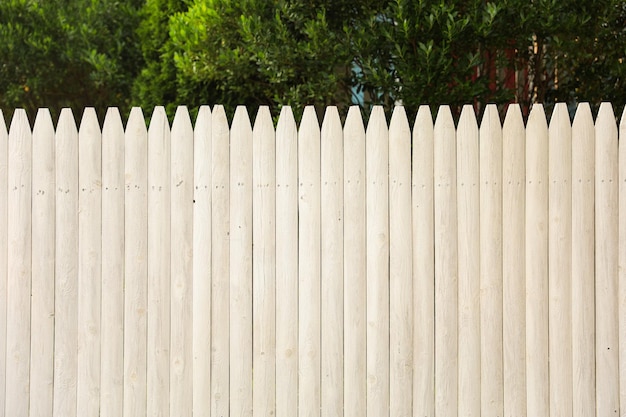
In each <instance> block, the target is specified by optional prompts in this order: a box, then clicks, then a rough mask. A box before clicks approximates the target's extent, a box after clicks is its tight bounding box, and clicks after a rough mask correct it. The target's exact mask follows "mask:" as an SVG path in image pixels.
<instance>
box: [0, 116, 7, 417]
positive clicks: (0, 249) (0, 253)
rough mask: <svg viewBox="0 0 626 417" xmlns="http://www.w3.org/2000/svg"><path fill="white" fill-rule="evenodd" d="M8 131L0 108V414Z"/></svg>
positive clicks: (0, 405) (0, 408) (0, 409)
mask: <svg viewBox="0 0 626 417" xmlns="http://www.w3.org/2000/svg"><path fill="white" fill-rule="evenodd" d="M8 151H9V133H8V132H7V126H6V123H5V121H4V114H3V113H2V110H0V195H1V196H3V197H4V198H0V416H3V417H4V415H5V414H4V412H5V400H6V346H7V344H6V336H7V262H8V259H7V258H8V252H9V251H8V242H7V238H8V235H7V227H8V217H7V216H8V214H7V209H8V201H7V198H8V194H7V191H8V190H7V185H8V178H7V174H8V173H7V169H8Z"/></svg>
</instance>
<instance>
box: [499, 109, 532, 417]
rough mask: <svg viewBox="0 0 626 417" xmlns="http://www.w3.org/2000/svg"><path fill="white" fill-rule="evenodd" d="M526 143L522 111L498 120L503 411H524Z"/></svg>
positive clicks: (512, 111) (507, 413)
mask: <svg viewBox="0 0 626 417" xmlns="http://www.w3.org/2000/svg"><path fill="white" fill-rule="evenodd" d="M525 156H526V143H525V131H524V122H523V120H522V112H521V110H520V107H519V106H517V105H512V106H509V109H508V112H507V114H506V118H505V119H504V123H503V125H502V284H501V285H502V355H503V356H502V357H503V363H502V368H503V371H502V372H503V399H502V400H503V403H504V412H503V415H505V416H524V415H526V399H527V397H526V357H525V355H526V307H525V306H526V297H525V296H524V295H522V294H525V293H526V270H525V264H526V257H525V253H526V249H525V243H526V239H525V225H526V221H525V216H526V193H525V189H526V187H525V185H526V157H525Z"/></svg>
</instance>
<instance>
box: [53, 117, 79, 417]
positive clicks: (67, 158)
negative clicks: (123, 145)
mask: <svg viewBox="0 0 626 417" xmlns="http://www.w3.org/2000/svg"><path fill="white" fill-rule="evenodd" d="M55 145H56V147H55V152H54V155H55V167H56V213H55V217H56V231H55V251H56V256H55V264H54V265H55V272H54V277H55V278H54V279H55V288H54V388H53V391H54V393H53V395H54V403H53V415H54V416H55V417H75V416H76V377H77V362H76V357H77V346H78V309H77V305H78V292H77V291H78V129H77V128H76V123H75V122H74V117H73V115H72V111H71V110H70V109H63V110H61V115H60V116H59V123H58V124H57V130H56V136H55Z"/></svg>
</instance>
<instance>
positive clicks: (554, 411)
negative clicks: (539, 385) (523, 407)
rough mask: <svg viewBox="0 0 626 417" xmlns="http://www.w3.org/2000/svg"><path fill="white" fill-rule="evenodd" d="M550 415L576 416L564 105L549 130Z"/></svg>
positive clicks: (568, 156) (568, 167) (569, 176)
mask: <svg viewBox="0 0 626 417" xmlns="http://www.w3.org/2000/svg"><path fill="white" fill-rule="evenodd" d="M548 136H549V139H548V142H549V145H548V148H549V149H548V155H549V157H548V172H549V174H548V179H549V182H550V185H549V197H548V207H549V213H548V216H549V226H548V229H549V230H548V235H549V236H548V242H549V248H548V253H549V258H548V259H549V264H548V274H549V277H550V278H549V285H548V286H549V288H548V292H549V302H548V305H549V307H548V308H549V315H550V317H549V323H550V324H549V332H550V352H549V357H550V415H554V416H570V415H572V343H571V340H572V321H571V315H572V295H571V293H572V286H571V274H572V263H571V262H572V261H571V256H572V255H571V254H572V181H571V179H572V145H571V142H572V139H571V138H572V130H571V125H570V121H569V115H568V112H567V106H566V105H565V103H558V104H557V105H556V106H555V108H554V111H553V113H552V119H551V120H550V127H549V133H548Z"/></svg>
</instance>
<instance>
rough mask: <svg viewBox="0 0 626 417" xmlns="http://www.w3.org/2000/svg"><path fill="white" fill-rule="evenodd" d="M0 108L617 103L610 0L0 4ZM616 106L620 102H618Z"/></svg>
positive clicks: (625, 93) (622, 96) (619, 9)
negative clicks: (0, 61)
mask: <svg viewBox="0 0 626 417" xmlns="http://www.w3.org/2000/svg"><path fill="white" fill-rule="evenodd" d="M0 56H2V57H3V60H2V63H0V108H2V109H3V110H4V111H5V114H8V115H9V116H10V114H9V113H10V111H11V109H12V108H14V107H25V108H26V109H27V110H28V112H29V113H30V114H31V115H33V114H34V112H35V110H36V108H37V107H50V108H51V109H52V111H53V113H54V114H56V113H58V111H59V109H60V108H61V107H72V108H73V109H74V111H75V113H77V114H79V113H80V112H82V109H83V107H85V106H96V107H97V108H98V110H99V112H100V113H101V114H102V113H103V112H104V110H105V108H106V107H108V106H118V107H121V108H122V111H123V112H126V111H127V110H128V108H129V106H130V105H131V104H132V105H141V106H143V107H144V108H145V109H146V111H147V112H149V110H148V109H151V108H152V107H153V106H156V105H165V106H166V107H167V110H168V114H171V115H173V114H174V108H175V107H176V106H177V105H178V104H186V105H188V106H189V107H190V108H194V107H197V106H199V105H200V104H214V103H221V104H224V105H225V106H226V108H227V110H228V112H232V111H233V110H234V108H235V106H236V105H240V104H242V105H246V106H248V107H249V108H250V110H251V111H252V112H254V109H255V108H256V107H257V106H259V105H269V106H271V107H272V109H273V111H274V114H277V112H278V107H279V106H282V105H291V106H293V107H295V108H296V112H298V111H299V110H301V108H302V107H303V106H304V105H307V104H313V105H316V106H318V108H322V107H323V106H326V105H338V106H339V107H340V109H341V110H343V111H345V109H346V108H347V106H349V105H351V104H352V103H359V104H361V105H362V106H364V107H369V106H371V105H374V104H382V105H384V106H385V107H386V109H387V110H389V109H390V108H391V107H392V106H393V105H394V104H396V103H402V104H403V105H405V106H406V107H407V110H408V111H409V112H410V113H413V114H414V113H415V112H416V110H417V107H418V106H419V105H420V104H425V103H429V104H432V105H434V106H436V105H439V104H450V105H451V106H452V108H453V110H455V111H457V112H458V110H459V109H460V108H461V106H462V105H463V104H467V103H471V104H474V105H475V106H476V107H477V108H479V109H480V108H482V107H484V105H485V104H486V103H491V102H494V103H498V104H501V105H503V107H504V105H506V103H509V102H512V101H516V102H519V103H521V104H522V106H523V108H524V109H525V110H527V109H528V108H529V106H530V105H531V104H532V103H534V102H543V103H545V104H546V105H548V107H549V106H550V105H551V104H553V103H554V102H556V101H566V102H569V103H574V102H577V101H590V102H591V103H592V104H594V105H597V104H598V103H599V102H600V101H602V100H605V101H613V102H614V103H615V104H617V105H618V106H619V105H620V104H621V103H624V102H626V88H624V87H625V86H624V76H625V75H626V74H625V72H626V69H625V67H624V59H625V58H626V3H625V2H623V1H618V0H588V1H584V2H581V1H579V0H534V1H522V0H500V1H497V2H496V1H485V0H310V1H305V0H131V1H126V2H121V1H119V0H2V1H0ZM618 110H620V109H618Z"/></svg>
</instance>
